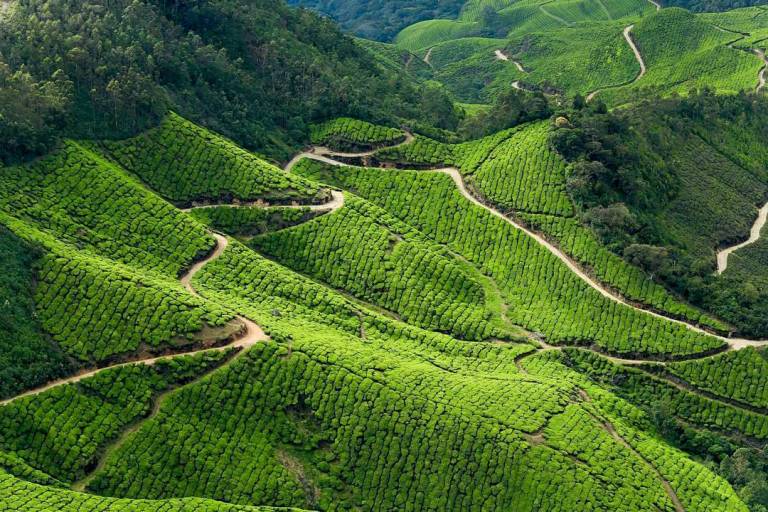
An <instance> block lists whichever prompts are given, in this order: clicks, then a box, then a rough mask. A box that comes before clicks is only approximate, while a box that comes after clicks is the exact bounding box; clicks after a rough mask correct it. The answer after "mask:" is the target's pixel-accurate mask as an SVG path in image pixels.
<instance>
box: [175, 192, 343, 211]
mask: <svg viewBox="0 0 768 512" xmlns="http://www.w3.org/2000/svg"><path fill="white" fill-rule="evenodd" d="M260 206H261V203H260V202H259V201H250V202H245V203H238V204H232V203H221V204H205V205H200V206H193V207H191V208H183V209H182V210H181V211H183V212H186V213H189V212H191V211H192V210H206V209H210V208H222V207H229V208H253V207H260ZM342 206H344V194H343V193H342V192H341V191H339V190H331V200H330V201H328V202H327V203H322V204H306V205H298V204H297V205H288V206H286V205H277V206H274V207H273V208H286V209H295V208H307V209H309V211H313V212H328V213H330V212H333V211H335V210H338V209H339V208H341V207H342Z"/></svg>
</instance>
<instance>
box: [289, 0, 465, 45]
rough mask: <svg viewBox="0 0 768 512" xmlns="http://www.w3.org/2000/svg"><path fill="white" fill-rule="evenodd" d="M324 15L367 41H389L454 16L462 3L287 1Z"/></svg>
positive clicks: (433, 0) (430, 0) (443, 0)
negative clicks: (425, 23) (408, 29)
mask: <svg viewBox="0 0 768 512" xmlns="http://www.w3.org/2000/svg"><path fill="white" fill-rule="evenodd" d="M288 3H289V4H291V5H301V6H303V7H308V8H310V9H315V10H317V11H319V12H321V13H323V14H327V15H328V16H330V17H331V18H333V19H334V20H336V21H338V22H339V24H340V25H341V27H342V28H343V29H345V30H347V31H349V32H353V33H355V34H357V35H359V36H361V37H364V38H366V39H374V40H377V41H389V40H390V39H392V38H393V37H394V36H395V35H396V34H397V33H398V32H399V31H400V29H402V28H404V27H407V26H408V25H412V24H413V23H416V22H418V21H421V20H424V19H431V18H446V17H453V16H455V15H456V14H458V12H459V10H460V9H461V7H462V4H463V3H464V0H447V1H446V0H374V1H368V0H350V1H346V2H333V1H330V0H289V2H288Z"/></svg>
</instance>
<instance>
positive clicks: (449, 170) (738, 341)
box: [287, 26, 768, 364]
mask: <svg viewBox="0 0 768 512" xmlns="http://www.w3.org/2000/svg"><path fill="white" fill-rule="evenodd" d="M628 28H631V26H630V27H628ZM625 33H628V30H625ZM347 155H348V154H347ZM332 156H334V153H333V152H330V153H326V154H324V155H317V154H315V153H311V152H305V153H301V154H300V155H297V157H296V158H294V159H293V160H292V162H294V163H295V161H297V159H301V158H310V159H314V160H317V161H320V162H324V163H327V164H329V165H335V166H344V165H348V164H345V163H343V162H340V161H338V160H334V159H333V158H331V157H332ZM287 169H288V168H287ZM388 172H397V171H392V170H388ZM420 172H439V173H443V174H446V175H448V176H450V177H451V179H452V180H453V182H454V183H455V184H456V187H457V188H458V190H459V192H460V193H461V195H462V196H464V198H465V199H467V200H468V201H470V202H471V203H472V204H475V205H477V206H479V207H481V208H483V209H485V210H486V211H488V212H489V213H491V214H492V215H494V216H495V217H498V218H499V219H501V220H503V221H504V222H506V223H508V224H510V225H512V226H513V227H515V228H516V229H519V230H520V231H522V232H524V233H525V234H527V235H528V236H530V237H531V238H533V239H534V240H535V241H536V242H537V243H538V244H539V245H541V246H542V247H544V248H545V249H547V250H548V251H549V252H550V253H552V254H553V255H554V256H555V257H556V258H557V259H559V260H560V261H561V262H562V263H564V264H565V265H566V266H567V267H568V269H569V270H571V272H573V273H574V274H576V275H577V276H578V277H579V278H580V279H581V280H582V281H584V282H585V283H586V284H587V285H589V287H591V288H592V289H594V290H595V291H597V292H598V293H600V295H602V296H603V297H605V298H606V299H609V300H611V301H614V302H617V303H619V304H622V305H624V306H627V307H630V308H632V309H635V310H637V311H641V312H643V313H646V314H648V315H651V316H653V317H656V318H659V319H662V320H666V321H669V322H673V323H676V324H678V325H682V326H685V327H686V328H687V329H690V330H692V331H694V332H697V333H699V334H704V335H707V336H711V337H713V338H717V339H719V340H720V341H722V342H723V343H724V344H726V345H727V347H726V350H738V349H741V348H745V347H749V346H752V347H759V346H766V345H768V340H748V339H743V338H726V337H724V336H719V335H716V334H712V333H710V332H708V331H706V330H704V329H702V328H701V327H699V326H697V325H693V324H690V323H688V322H685V321H683V320H678V319H676V318H671V317H668V316H665V315H662V314H660V313H657V312H655V311H650V310H648V309H643V308H641V307H639V306H638V305H636V304H633V303H631V302H629V301H627V300H626V299H624V298H623V297H621V296H620V295H617V294H616V293H614V292H613V291H611V290H609V289H607V288H606V287H604V286H603V285H602V284H600V283H598V282H597V281H595V280H594V279H592V277H590V276H589V275H588V274H587V273H586V272H585V271H584V270H582V268H581V267H580V266H579V265H578V264H577V263H576V262H575V261H574V260H572V259H571V258H570V257H569V256H568V255H566V254H565V253H564V252H563V251H561V250H560V249H559V248H558V247H556V246H555V245H554V244H552V243H551V242H549V241H548V240H547V239H546V238H544V237H543V236H541V235H539V234H538V233H535V232H534V231H531V230H530V229H528V228H527V227H525V226H523V225H522V224H519V223H517V222H515V221H514V220H513V219H511V218H509V217H508V216H506V215H504V214H503V213H501V212H500V211H499V210H497V209H495V208H493V207H491V206H488V205H486V204H485V203H483V202H482V201H480V200H479V199H478V198H477V197H475V196H474V195H473V194H472V193H471V192H470V191H469V190H468V189H467V187H466V184H465V183H464V179H463V177H462V175H461V172H460V171H459V170H458V169H456V168H455V167H445V168H439V169H430V170H423V171H420ZM709 355H710V354H707V355H706V356H702V357H708V356H709ZM614 360H616V361H621V362H622V363H623V362H626V363H627V364H640V363H642V362H644V361H640V360H631V359H624V360H622V359H620V358H614ZM645 362H647V361H645Z"/></svg>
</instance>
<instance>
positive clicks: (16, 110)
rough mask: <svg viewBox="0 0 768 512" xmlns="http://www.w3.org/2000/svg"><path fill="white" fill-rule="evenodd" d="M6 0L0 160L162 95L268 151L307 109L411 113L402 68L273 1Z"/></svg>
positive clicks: (331, 113)
mask: <svg viewBox="0 0 768 512" xmlns="http://www.w3.org/2000/svg"><path fill="white" fill-rule="evenodd" d="M15 4H17V5H15V6H14V9H13V10H12V11H11V13H12V15H11V16H10V19H8V20H3V21H2V22H0V23H2V30H0V54H1V55H2V56H3V57H2V60H3V61H4V62H0V98H2V99H3V100H4V101H2V102H0V105H2V106H1V107H0V108H1V109H2V110H0V112H2V113H3V116H2V117H0V119H2V122H0V134H2V135H3V138H4V140H9V141H10V144H8V145H6V144H4V145H3V146H2V149H1V150H0V151H1V152H0V159H2V160H3V161H7V160H9V159H14V158H18V157H20V156H26V155H27V154H28V153H29V152H30V151H32V152H41V151H44V150H45V148H46V147H49V143H50V142H51V140H52V135H57V134H59V133H61V131H63V133H65V134H67V135H70V136H80V137H83V136H87V137H93V136H98V137H100V138H102V137H104V136H105V135H110V136H124V135H127V134H134V133H136V132H137V131H139V130H141V129H144V128H146V127H148V126H152V125H153V124H155V123H157V122H158V121H159V120H160V118H161V117H162V115H164V113H165V112H166V110H167V109H168V108H169V107H170V108H172V109H173V110H175V111H177V112H180V113H181V114H183V115H185V116H188V117H190V118H192V119H193V120H194V121H197V122H198V123H201V124H203V125H205V126H208V127H210V128H213V129H215V130H216V131H218V132H220V133H223V134H225V135H227V136H229V137H231V138H233V139H235V140H237V141H238V142H240V143H241V144H243V145H245V146H247V147H249V148H256V147H258V148H259V149H261V150H263V151H265V152H268V153H269V154H271V155H274V156H278V157H284V156H287V154H288V152H289V149H288V147H290V146H294V145H296V144H298V143H300V142H301V141H303V140H306V139H307V138H308V125H309V124H310V123H312V122H317V121H322V120H324V119H328V118H332V117H337V116H339V115H343V114H350V115H354V116H355V117H359V118H375V119H379V118H385V117H388V116H389V117H392V116H393V114H394V115H397V114H400V115H403V116H404V117H407V118H418V117H419V111H418V110H416V109H415V108H413V105H415V104H416V103H418V98H419V94H420V93H419V91H418V89H417V88H416V87H415V86H413V85H412V83H411V82H410V81H409V79H408V78H407V76H397V75H395V74H394V73H391V72H388V71H386V70H384V69H383V68H381V67H380V66H378V65H377V64H376V63H375V62H374V61H372V59H371V58H370V54H369V53H368V52H367V51H366V50H364V49H363V48H361V47H360V46H358V45H357V44H355V42H354V41H353V40H352V39H351V38H349V37H346V36H344V35H342V34H341V33H340V32H339V30H338V29H337V28H336V27H335V26H334V25H333V24H332V23H331V22H330V21H327V20H323V19H321V18H319V17H318V16H316V15H314V14H312V13H310V12H309V11H302V10H293V9H289V8H288V7H287V6H286V5H285V4H283V3H282V1H281V0H259V1H256V2H244V1H243V0H205V1H194V2H192V1H189V2H187V1H184V2H182V1H175V2H165V1H160V0H141V1H133V0H119V1H104V0H90V1H87V2H81V1H79V0H31V1H20V2H15ZM94 34H98V36H94ZM40 41H45V43H44V44H42V43H40ZM308 63H311V65H307V64H308ZM59 126H60V127H61V129H57V127H59ZM52 129H55V130H56V132H57V133H52V131H53V130H52ZM11 132H12V133H11Z"/></svg>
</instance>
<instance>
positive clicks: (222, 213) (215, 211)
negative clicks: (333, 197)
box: [190, 206, 322, 236]
mask: <svg viewBox="0 0 768 512" xmlns="http://www.w3.org/2000/svg"><path fill="white" fill-rule="evenodd" d="M318 214H322V212H318V211H313V210H310V209H309V208H308V207H304V208H292V207H282V206H273V207H258V206H211V207H203V208H195V209H193V210H192V211H190V215H192V216H193V217H194V218H195V219H197V220H198V221H200V222H201V223H203V224H205V225H206V226H210V227H211V228H213V229H215V230H218V231H223V232H224V233H228V234H230V235H236V236H255V235H261V234H263V233H268V232H270V231H277V230H280V229H283V228H286V227H290V226H295V225H297V224H303V223H305V222H306V221H308V220H310V219H312V218H314V217H315V216H317V215H318Z"/></svg>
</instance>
